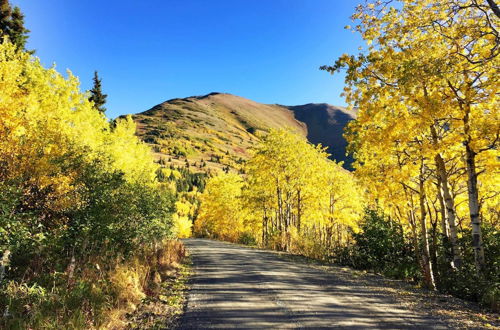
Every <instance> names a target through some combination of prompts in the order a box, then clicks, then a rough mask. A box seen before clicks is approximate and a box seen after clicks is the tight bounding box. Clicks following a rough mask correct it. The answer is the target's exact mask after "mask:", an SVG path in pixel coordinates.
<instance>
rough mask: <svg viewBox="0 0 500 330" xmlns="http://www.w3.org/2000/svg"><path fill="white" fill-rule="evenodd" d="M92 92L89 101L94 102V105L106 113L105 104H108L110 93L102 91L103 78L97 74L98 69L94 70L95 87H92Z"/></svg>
mask: <svg viewBox="0 0 500 330" xmlns="http://www.w3.org/2000/svg"><path fill="white" fill-rule="evenodd" d="M90 93H91V95H90V98H89V101H92V102H94V107H95V108H96V109H97V110H99V112H101V113H102V114H104V112H106V108H105V107H104V104H106V98H107V97H108V95H107V94H103V93H102V86H101V79H100V78H99V76H98V75H97V71H95V72H94V87H92V89H91V90H90Z"/></svg>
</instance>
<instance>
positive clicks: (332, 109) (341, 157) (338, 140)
mask: <svg viewBox="0 0 500 330" xmlns="http://www.w3.org/2000/svg"><path fill="white" fill-rule="evenodd" d="M288 109H290V110H292V111H293V112H294V114H295V118H296V119H297V120H299V121H301V122H303V123H305V124H306V127H307V139H308V140H309V142H311V143H314V144H318V143H321V144H322V145H323V146H326V147H328V150H327V151H328V153H330V154H331V157H330V158H332V159H335V160H337V161H345V166H346V167H349V166H350V164H351V163H352V157H347V156H346V154H345V153H346V147H347V141H346V140H345V139H344V137H343V136H342V134H343V133H344V127H345V126H346V125H347V124H348V123H349V122H350V121H351V120H353V119H354V118H355V116H356V112H353V111H348V110H347V109H346V108H343V107H337V106H333V105H330V104H326V103H319V104H317V103H310V104H305V105H298V106H291V107H288Z"/></svg>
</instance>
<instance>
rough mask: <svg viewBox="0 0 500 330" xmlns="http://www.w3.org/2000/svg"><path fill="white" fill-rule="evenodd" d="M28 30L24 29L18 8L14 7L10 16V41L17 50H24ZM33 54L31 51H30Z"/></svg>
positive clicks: (21, 14)
mask: <svg viewBox="0 0 500 330" xmlns="http://www.w3.org/2000/svg"><path fill="white" fill-rule="evenodd" d="M29 32H30V30H28V29H27V28H25V27H24V14H23V13H22V12H21V9H19V7H14V10H13V11H12V16H11V30H10V39H11V41H12V43H13V44H15V45H17V47H18V48H19V49H23V50H26V42H27V41H28V33H29ZM30 52H31V53H33V51H30Z"/></svg>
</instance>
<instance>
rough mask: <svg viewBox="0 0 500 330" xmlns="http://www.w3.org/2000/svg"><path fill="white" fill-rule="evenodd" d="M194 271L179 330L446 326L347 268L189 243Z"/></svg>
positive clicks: (229, 246) (203, 242)
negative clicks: (323, 267) (322, 266)
mask: <svg viewBox="0 0 500 330" xmlns="http://www.w3.org/2000/svg"><path fill="white" fill-rule="evenodd" d="M184 243H185V245H186V246H187V248H188V251H189V252H190V254H191V256H192V260H193V268H194V269H193V270H194V275H193V278H192V280H191V290H190V291H189V294H188V303H187V308H186V312H185V314H184V316H183V317H182V318H181V320H180V325H179V327H180V329H207V328H215V329H227V328H241V329H288V328H295V329H300V328H313V329H325V328H339V329H447V328H448V326H447V325H446V324H444V323H443V321H441V320H439V319H436V318H434V317H432V316H430V315H426V314H424V313H421V314H418V313H416V312H414V311H409V310H407V309H405V308H404V307H402V305H401V304H400V303H399V302H398V301H397V300H396V298H394V296H392V295H390V294H386V293H384V290H380V283H379V282H378V281H376V280H373V281H372V282H371V281H370V280H368V281H367V280H366V279H359V278H357V276H356V275H355V273H354V272H352V271H350V270H346V269H343V268H340V267H338V268H334V270H333V271H328V272H326V271H323V270H321V269H317V268H315V267H310V266H309V265H307V264H304V263H300V262H294V261H289V260H286V259H285V258H283V257H280V255H279V254H277V253H276V252H272V251H264V250H258V249H252V248H246V247H241V246H239V245H234V244H229V243H224V242H217V241H211V240H204V239H187V240H185V241H184Z"/></svg>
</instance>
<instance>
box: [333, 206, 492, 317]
mask: <svg viewBox="0 0 500 330" xmlns="http://www.w3.org/2000/svg"><path fill="white" fill-rule="evenodd" d="M482 229H483V241H484V249H485V255H486V256H491V257H490V258H487V259H486V271H485V273H484V274H483V276H482V277H479V276H478V275H477V272H476V269H475V267H474V251H473V250H472V248H471V246H472V242H471V239H472V235H471V233H470V230H463V231H462V232H461V235H460V239H459V242H458V244H459V247H460V251H462V255H463V265H462V267H461V268H459V269H452V268H451V267H450V260H449V258H446V257H444V256H446V255H450V252H449V249H450V247H449V246H447V245H446V244H445V243H443V241H442V240H441V239H436V240H435V242H436V243H435V245H433V244H431V246H430V249H431V255H433V256H434V258H433V262H432V266H433V269H434V277H435V281H436V287H437V290H438V291H440V292H443V293H448V294H451V295H453V296H455V297H458V298H462V299H466V300H469V301H473V302H477V303H480V304H481V305H482V306H484V307H487V308H489V309H491V310H493V311H499V307H500V306H499V304H500V282H499V278H500V258H499V256H500V233H499V232H498V230H495V228H493V227H492V226H487V225H484V226H483V228H482ZM432 234H433V233H432V232H429V236H430V237H432ZM353 236H354V244H351V245H349V246H347V247H343V248H339V249H337V250H336V251H334V253H333V258H332V259H331V261H333V262H335V263H338V264H342V265H346V266H351V267H353V268H355V269H360V270H369V271H374V272H376V273H380V274H383V275H384V276H387V277H391V278H396V279H402V280H406V281H410V282H414V283H421V282H422V277H423V276H422V272H421V269H420V267H419V264H418V261H417V259H416V257H415V251H414V246H413V244H411V243H410V242H411V240H410V239H409V238H408V237H405V234H404V233H403V230H402V228H401V225H399V224H397V223H395V222H393V221H392V220H390V219H387V218H386V217H384V216H383V215H382V214H380V213H378V212H377V211H374V210H368V211H367V213H366V215H365V218H364V222H363V223H362V231H361V232H360V233H359V234H354V235H353ZM438 252H439V253H438ZM438 256H440V257H438Z"/></svg>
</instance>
